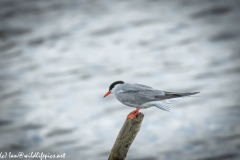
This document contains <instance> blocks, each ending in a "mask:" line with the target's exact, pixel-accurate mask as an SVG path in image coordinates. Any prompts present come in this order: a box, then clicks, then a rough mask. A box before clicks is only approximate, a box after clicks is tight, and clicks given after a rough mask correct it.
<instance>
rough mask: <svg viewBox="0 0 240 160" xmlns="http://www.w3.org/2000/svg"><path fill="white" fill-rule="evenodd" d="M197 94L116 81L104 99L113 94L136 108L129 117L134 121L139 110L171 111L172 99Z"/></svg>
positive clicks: (122, 101)
mask: <svg viewBox="0 0 240 160" xmlns="http://www.w3.org/2000/svg"><path fill="white" fill-rule="evenodd" d="M197 93H199V92H188V93H175V92H166V91H161V90H158V89H154V88H152V87H149V86H146V85H143V84H130V83H125V82H123V81H116V82H113V83H112V84H111V85H110V86H109V91H108V92H107V93H106V94H105V95H104V97H106V96H108V95H110V94H113V95H114V96H115V98H116V99H117V100H118V101H120V102H121V103H123V104H125V105H127V106H130V107H135V108H136V110H134V111H132V112H131V113H129V115H128V118H129V119H132V118H134V117H136V116H137V115H138V113H139V109H143V108H150V107H157V108H159V109H162V110H165V111H170V107H169V100H170V99H171V100H173V99H176V98H181V97H186V96H191V95H194V94H197Z"/></svg>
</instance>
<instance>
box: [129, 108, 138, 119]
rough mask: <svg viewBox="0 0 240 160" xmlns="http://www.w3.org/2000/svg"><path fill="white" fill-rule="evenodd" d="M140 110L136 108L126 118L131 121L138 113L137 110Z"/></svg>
mask: <svg viewBox="0 0 240 160" xmlns="http://www.w3.org/2000/svg"><path fill="white" fill-rule="evenodd" d="M139 109H140V108H137V109H136V110H134V111H132V112H131V113H129V114H128V118H129V119H133V118H134V117H136V116H137V115H138V113H139V111H138V110H139Z"/></svg>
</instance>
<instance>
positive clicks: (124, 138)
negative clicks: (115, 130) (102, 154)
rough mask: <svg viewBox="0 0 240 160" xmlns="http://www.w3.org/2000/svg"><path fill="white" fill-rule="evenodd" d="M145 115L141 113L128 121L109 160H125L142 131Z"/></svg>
mask: <svg viewBox="0 0 240 160" xmlns="http://www.w3.org/2000/svg"><path fill="white" fill-rule="evenodd" d="M143 117H144V114H142V113H141V112H140V113H139V114H138V115H137V117H135V118H133V119H128V118H127V119H126V120H125V122H124V124H123V126H122V128H121V130H120V132H119V134H118V137H117V139H116V141H115V143H114V145H113V148H112V150H111V153H110V155H109V158H108V160H124V159H125V158H126V156H127V152H128V150H129V148H130V146H131V144H132V142H133V140H134V138H135V137H136V135H137V133H138V131H139V130H140V127H141V123H142V120H143Z"/></svg>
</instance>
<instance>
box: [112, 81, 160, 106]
mask: <svg viewBox="0 0 240 160" xmlns="http://www.w3.org/2000/svg"><path fill="white" fill-rule="evenodd" d="M117 94H118V97H119V98H120V99H121V101H122V102H128V103H132V104H137V105H142V104H144V103H146V102H151V101H155V100H156V96H163V95H164V92H163V91H160V90H155V89H153V88H152V87H148V86H145V85H139V84H134V85H133V84H131V85H130V84H129V85H128V84H126V85H124V87H123V88H122V89H121V91H119V92H118V93H117Z"/></svg>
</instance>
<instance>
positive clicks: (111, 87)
mask: <svg viewBox="0 0 240 160" xmlns="http://www.w3.org/2000/svg"><path fill="white" fill-rule="evenodd" d="M123 83H124V82H123V81H116V82H113V83H112V84H111V85H110V86H109V91H111V90H112V89H113V88H114V86H115V85H117V84H123Z"/></svg>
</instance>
